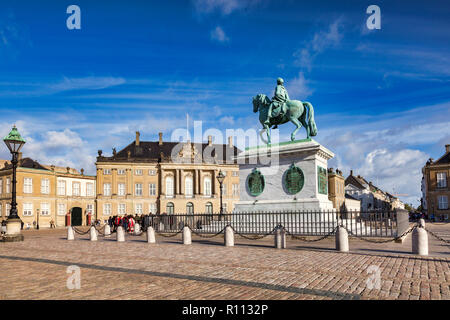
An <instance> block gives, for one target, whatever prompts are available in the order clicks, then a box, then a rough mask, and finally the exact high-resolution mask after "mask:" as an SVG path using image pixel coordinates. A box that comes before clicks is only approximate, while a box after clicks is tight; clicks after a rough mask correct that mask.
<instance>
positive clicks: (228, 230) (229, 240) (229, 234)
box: [224, 226, 234, 247]
mask: <svg viewBox="0 0 450 320" xmlns="http://www.w3.org/2000/svg"><path fill="white" fill-rule="evenodd" d="M224 238H225V239H224V240H225V246H226V247H234V231H233V228H232V227H231V226H226V227H225V232H224Z"/></svg>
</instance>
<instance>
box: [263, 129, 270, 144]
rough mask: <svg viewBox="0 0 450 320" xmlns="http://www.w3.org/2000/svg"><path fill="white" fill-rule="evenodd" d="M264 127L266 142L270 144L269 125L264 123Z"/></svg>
mask: <svg viewBox="0 0 450 320" xmlns="http://www.w3.org/2000/svg"><path fill="white" fill-rule="evenodd" d="M264 129H266V133H267V144H270V143H271V141H270V127H269V125H267V124H264Z"/></svg>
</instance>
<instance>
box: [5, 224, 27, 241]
mask: <svg viewBox="0 0 450 320" xmlns="http://www.w3.org/2000/svg"><path fill="white" fill-rule="evenodd" d="M21 229H22V221H21V220H20V219H8V220H7V221H6V235H4V236H3V237H1V238H0V241H1V242H16V241H23V239H24V237H23V234H21V233H20V230H21Z"/></svg>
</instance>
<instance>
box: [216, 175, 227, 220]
mask: <svg viewBox="0 0 450 320" xmlns="http://www.w3.org/2000/svg"><path fill="white" fill-rule="evenodd" d="M216 178H217V181H219V186H220V216H219V217H220V218H219V220H222V215H223V202H222V194H223V181H224V180H225V175H224V174H223V172H222V170H220V171H219V174H218V175H217V177H216Z"/></svg>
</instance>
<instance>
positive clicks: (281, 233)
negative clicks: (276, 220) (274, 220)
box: [275, 228, 286, 249]
mask: <svg viewBox="0 0 450 320" xmlns="http://www.w3.org/2000/svg"><path fill="white" fill-rule="evenodd" d="M275 248H277V249H286V231H285V230H284V228H277V230H275Z"/></svg>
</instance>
